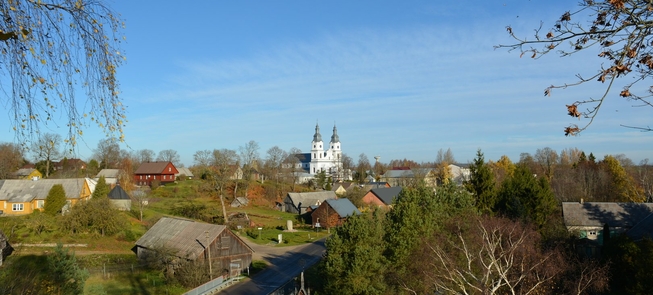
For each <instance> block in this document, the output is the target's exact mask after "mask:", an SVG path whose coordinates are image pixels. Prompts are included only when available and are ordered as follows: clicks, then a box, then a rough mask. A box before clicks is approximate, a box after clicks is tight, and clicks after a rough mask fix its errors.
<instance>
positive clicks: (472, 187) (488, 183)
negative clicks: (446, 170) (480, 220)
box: [465, 149, 496, 213]
mask: <svg viewBox="0 0 653 295" xmlns="http://www.w3.org/2000/svg"><path fill="white" fill-rule="evenodd" d="M469 171H470V177H469V180H468V181H467V182H466V183H465V187H466V188H467V190H468V191H470V192H471V193H472V194H473V195H474V197H476V208H478V210H479V211H481V212H483V213H489V212H492V210H493V209H494V207H495V204H496V193H495V182H494V175H493V174H492V171H491V170H490V167H489V166H488V165H487V164H486V163H485V158H484V156H483V153H482V152H481V150H480V149H479V150H478V151H476V158H474V162H473V163H472V165H470V166H469Z"/></svg>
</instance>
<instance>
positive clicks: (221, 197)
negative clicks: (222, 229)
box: [220, 190, 229, 224]
mask: <svg viewBox="0 0 653 295" xmlns="http://www.w3.org/2000/svg"><path fill="white" fill-rule="evenodd" d="M220 203H221V204H222V217H224V224H227V222H229V220H228V219H227V207H225V206H224V196H223V195H222V190H220Z"/></svg>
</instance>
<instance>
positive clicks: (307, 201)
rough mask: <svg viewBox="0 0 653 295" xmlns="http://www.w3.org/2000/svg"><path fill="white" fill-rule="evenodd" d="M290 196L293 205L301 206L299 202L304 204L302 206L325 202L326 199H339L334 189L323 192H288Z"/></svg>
mask: <svg viewBox="0 0 653 295" xmlns="http://www.w3.org/2000/svg"><path fill="white" fill-rule="evenodd" d="M288 197H289V198H290V200H291V201H292V203H293V205H295V206H296V207H299V203H301V204H302V207H308V206H311V205H317V203H318V202H320V203H321V202H324V200H329V199H337V198H338V197H337V196H336V193H335V192H333V191H322V192H311V193H288Z"/></svg>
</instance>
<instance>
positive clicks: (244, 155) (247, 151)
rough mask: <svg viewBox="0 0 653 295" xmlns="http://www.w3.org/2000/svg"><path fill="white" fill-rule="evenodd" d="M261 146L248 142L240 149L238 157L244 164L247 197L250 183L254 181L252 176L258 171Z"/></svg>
mask: <svg viewBox="0 0 653 295" xmlns="http://www.w3.org/2000/svg"><path fill="white" fill-rule="evenodd" d="M258 150H259V145H258V142H256V141H254V140H250V141H248V142H247V143H246V144H245V145H243V146H240V147H239V148H238V156H240V160H241V161H242V164H243V180H245V182H244V184H245V187H244V190H245V197H247V189H248V188H249V181H250V180H252V175H253V174H254V172H255V169H256V163H257V161H258V158H259V154H258Z"/></svg>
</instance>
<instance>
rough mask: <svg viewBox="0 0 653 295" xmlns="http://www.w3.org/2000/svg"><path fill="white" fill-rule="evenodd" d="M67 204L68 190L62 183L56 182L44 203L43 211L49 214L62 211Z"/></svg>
mask: <svg viewBox="0 0 653 295" xmlns="http://www.w3.org/2000/svg"><path fill="white" fill-rule="evenodd" d="M65 205H66V191H65V190H64V188H63V185H61V184H55V185H53V186H52V188H50V191H49V192H48V196H47V197H46V198H45V202H44V204H43V212H45V213H46V214H49V215H52V216H54V215H56V214H59V213H61V208H63V206H65Z"/></svg>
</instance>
